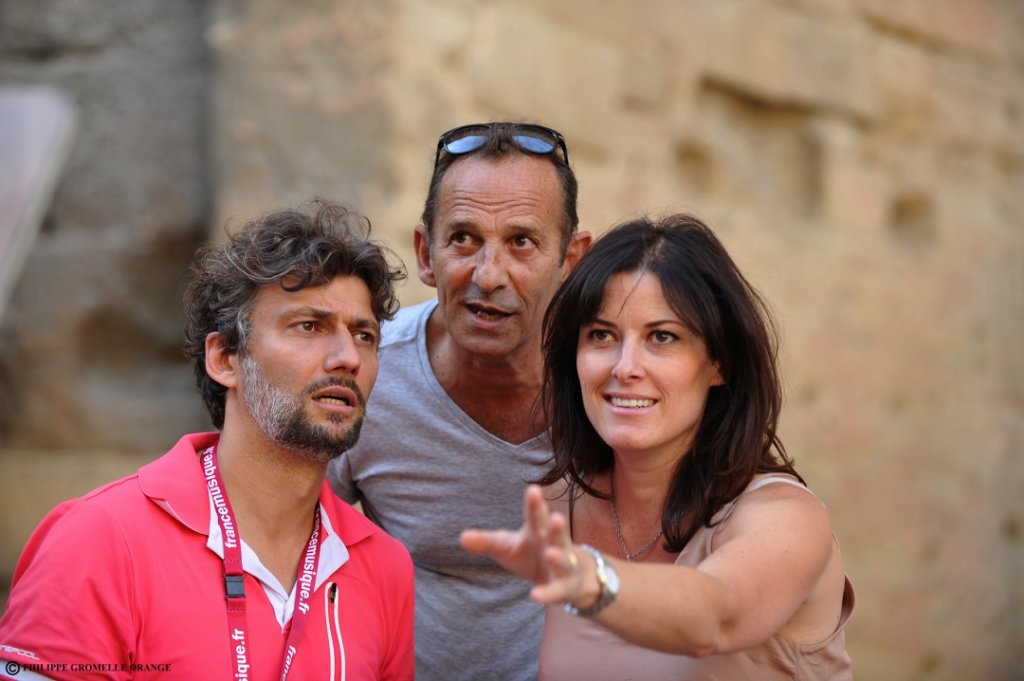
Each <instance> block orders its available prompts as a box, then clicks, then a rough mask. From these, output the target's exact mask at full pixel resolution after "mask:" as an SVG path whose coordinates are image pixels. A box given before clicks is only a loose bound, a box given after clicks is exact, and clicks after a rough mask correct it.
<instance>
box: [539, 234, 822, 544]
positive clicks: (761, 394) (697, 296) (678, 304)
mask: <svg viewBox="0 0 1024 681" xmlns="http://www.w3.org/2000/svg"><path fill="white" fill-rule="evenodd" d="M622 272H646V273H650V274H652V275H654V276H656V277H657V278H658V280H659V281H660V282H661V288H662V291H663V293H664V295H665V299H666V301H667V302H668V304H669V306H670V307H671V308H672V310H673V311H674V312H675V313H676V314H677V315H678V316H679V318H680V320H682V321H683V322H684V323H685V324H686V325H687V326H688V327H689V328H690V329H691V331H692V332H693V333H695V334H697V335H698V336H699V337H700V338H701V339H702V340H703V341H704V344H705V346H706V347H707V351H708V355H709V357H710V359H711V361H713V362H715V363H716V364H717V365H718V368H719V371H720V373H721V375H722V378H723V380H724V384H723V385H720V386H714V387H712V388H711V389H710V391H709V392H708V396H707V403H706V405H705V409H704V414H703V417H702V418H701V421H700V424H699V425H698V427H697V432H696V435H695V437H694V440H693V444H692V446H691V448H690V450H689V451H687V452H681V454H683V456H681V457H680V459H679V464H678V465H677V467H676V469H675V471H674V473H673V476H672V482H671V485H670V487H669V493H668V496H667V498H666V499H665V506H664V509H663V512H662V530H663V531H664V533H665V540H666V544H665V549H666V550H667V551H669V552H672V553H676V552H679V551H682V550H683V548H684V547H685V546H686V543H687V542H688V541H689V540H690V539H691V538H692V537H693V535H694V533H695V532H696V531H697V530H698V529H699V528H700V527H702V526H710V524H711V519H712V517H713V516H714V515H715V513H716V512H717V511H718V510H719V509H720V508H721V507H722V506H723V505H724V504H726V503H728V502H729V501H731V500H733V499H734V498H736V496H738V495H739V494H740V492H742V491H743V489H744V488H745V487H746V486H747V485H748V484H749V483H750V481H751V480H752V479H753V477H754V475H755V474H757V473H769V472H771V473H787V474H789V475H792V476H794V477H796V478H797V479H799V480H801V482H802V481H803V479H802V478H800V476H799V475H798V474H797V473H796V470H795V469H794V467H793V461H792V460H791V459H790V458H789V457H788V456H787V454H786V450H785V448H784V447H783V445H782V442H781V441H780V440H779V437H778V435H777V433H776V426H777V423H778V417H779V410H780V407H781V403H782V387H781V382H780V377H779V370H778V359H777V348H778V334H777V332H776V328H775V324H774V321H773V318H772V315H771V312H770V311H769V309H768V307H767V305H766V304H765V302H764V300H763V299H762V298H761V296H760V295H759V294H758V293H757V291H756V290H755V289H754V288H753V287H752V286H751V285H750V284H749V282H747V280H746V279H745V278H744V276H743V275H742V274H741V273H740V271H739V269H738V268H737V267H736V264H735V263H734V262H733V260H732V258H731V257H730V256H729V254H728V252H726V250H725V247H724V246H722V244H721V242H720V241H719V240H718V238H717V237H716V236H715V235H714V233H713V232H712V231H711V229H710V228H709V227H708V226H707V225H705V224H704V223H703V222H701V221H700V220H699V219H698V218H696V217H693V216H691V215H684V214H679V215H671V216H669V217H666V218H663V219H661V220H658V221H656V222H655V221H652V220H651V219H649V218H641V219H637V220H632V221H629V222H626V223H623V224H620V225H618V226H616V227H614V228H613V229H611V230H609V231H608V232H607V233H606V234H605V235H604V236H603V237H602V238H601V239H599V240H598V241H597V242H596V243H595V245H594V247H593V248H592V249H591V250H590V252H589V253H587V254H586V255H585V256H583V258H582V259H581V260H580V262H579V264H578V265H577V266H576V268H575V269H574V270H573V271H572V273H571V274H570V275H569V276H568V277H567V278H566V281H565V282H564V283H563V285H562V286H561V288H560V289H559V291H558V293H557V294H556V295H555V297H554V299H553V300H552V302H551V305H550V307H549V308H548V311H547V314H546V315H545V317H544V329H543V351H544V367H545V376H544V387H543V390H542V394H541V402H542V405H543V408H544V409H545V413H546V416H547V418H548V424H549V426H550V437H551V443H552V450H553V455H552V462H553V463H552V467H551V469H550V470H549V471H548V473H547V474H546V475H544V476H543V477H542V478H541V479H540V480H539V481H538V482H540V483H541V484H553V483H556V482H559V481H562V480H567V481H568V482H569V491H568V492H567V493H568V494H570V504H571V503H573V501H574V500H575V498H576V497H578V495H579V494H581V493H586V494H589V495H591V496H595V497H598V498H607V495H606V494H603V493H601V492H599V491H597V490H596V489H594V487H593V486H592V484H591V483H592V481H593V479H594V476H595V475H597V474H600V473H603V472H606V471H610V470H611V468H612V466H613V465H614V456H613V453H612V450H611V448H610V447H609V446H608V445H607V443H605V442H604V441H603V440H602V439H601V437H600V435H598V433H597V431H596V430H595V429H594V427H593V425H591V423H590V421H589V420H588V419H587V415H586V412H585V411H584V407H583V399H582V395H581V391H580V380H579V375H578V374H577V371H576V351H577V345H578V342H579V334H580V329H582V328H583V327H584V326H586V325H587V324H589V323H590V322H592V321H593V320H594V319H595V318H596V316H597V314H598V312H599V311H600V308H601V304H602V301H603V300H604V295H605V290H606V288H607V286H608V282H609V281H610V280H611V278H612V277H613V276H614V275H616V274H619V273H622Z"/></svg>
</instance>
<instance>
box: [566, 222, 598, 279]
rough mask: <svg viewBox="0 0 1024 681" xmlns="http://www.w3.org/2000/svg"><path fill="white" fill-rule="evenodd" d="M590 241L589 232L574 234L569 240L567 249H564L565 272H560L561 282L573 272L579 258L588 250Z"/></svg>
mask: <svg viewBox="0 0 1024 681" xmlns="http://www.w3.org/2000/svg"><path fill="white" fill-rule="evenodd" d="M591 241H592V239H591V236H590V232H576V233H575V234H573V235H572V238H571V239H569V247H568V248H566V249H565V270H564V271H563V272H562V279H563V280H564V279H565V278H566V277H567V276H569V273H570V272H572V271H573V269H574V268H575V267H576V263H578V262H579V261H580V258H582V257H583V256H584V255H585V254H586V252H587V251H589V250H590V244H591Z"/></svg>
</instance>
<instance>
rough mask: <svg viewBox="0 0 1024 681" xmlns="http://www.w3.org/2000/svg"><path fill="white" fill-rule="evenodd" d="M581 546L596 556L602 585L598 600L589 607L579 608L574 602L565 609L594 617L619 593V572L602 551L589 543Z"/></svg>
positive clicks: (599, 582) (582, 615) (597, 571)
mask: <svg viewBox="0 0 1024 681" xmlns="http://www.w3.org/2000/svg"><path fill="white" fill-rule="evenodd" d="M580 548H581V549H583V550H584V551H586V552H587V553H589V554H590V555H592V556H593V557H594V563H595V570H596V573H597V584H598V586H600V587H601V593H600V594H598V597H597V602H596V603H594V604H593V605H592V606H590V607H589V608H577V607H576V606H575V605H573V604H572V603H566V604H565V611H566V612H567V613H569V614H570V615H579V616H580V617H593V616H594V615H596V614H597V613H599V612H601V611H602V610H604V609H605V608H607V607H608V606H609V605H611V603H612V601H614V600H615V597H616V596H618V595H619V573H618V572H616V571H615V568H613V567H612V566H611V565H609V564H608V563H606V562H605V560H604V556H603V555H601V552H600V551H598V550H597V549H595V548H594V547H593V546H590V545H588V544H580Z"/></svg>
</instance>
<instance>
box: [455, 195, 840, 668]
mask: <svg viewBox="0 0 1024 681" xmlns="http://www.w3.org/2000/svg"><path fill="white" fill-rule="evenodd" d="M543 342H544V354H545V371H546V375H545V385H544V393H543V395H544V408H545V410H546V415H547V418H548V419H549V424H550V432H551V439H552V445H553V452H554V457H553V462H552V467H551V469H550V471H549V472H548V473H547V474H546V475H545V476H544V477H543V478H542V479H541V480H540V481H539V482H540V484H541V485H544V489H543V490H542V489H541V488H540V487H539V486H537V485H531V486H530V487H529V488H528V489H527V492H526V495H525V500H524V524H523V527H522V528H520V529H519V530H517V531H512V530H496V531H482V530H466V531H465V532H464V533H463V535H462V544H463V546H464V547H465V548H466V549H467V550H469V551H471V552H474V553H481V554H486V555H490V556H491V557H493V558H494V559H495V560H496V561H498V562H499V563H500V564H501V565H503V566H504V567H505V568H506V569H508V570H509V571H511V572H513V573H515V574H518V575H520V576H522V577H524V578H527V579H531V580H532V581H533V582H534V583H535V585H534V587H533V589H532V591H531V597H532V598H533V599H534V600H535V601H537V602H540V603H544V604H546V606H547V614H546V619H545V631H544V641H543V645H542V649H541V659H540V669H541V672H540V676H541V678H544V679H558V680H563V679H576V678H579V679H627V678H629V679H687V680H692V679H739V678H756V679H759V680H771V679H804V678H806V679H811V678H813V679H836V680H839V679H843V680H845V679H851V678H852V669H851V662H850V658H849V656H848V655H847V653H846V650H845V641H844V627H845V625H846V622H847V620H848V618H849V616H850V613H851V612H852V610H853V603H854V595H853V589H852V586H851V585H850V583H849V580H848V579H847V578H846V574H845V570H844V567H843V561H842V557H841V555H840V552H839V547H838V544H837V543H836V541H835V538H834V536H833V533H832V526H831V522H830V520H829V517H828V513H827V511H826V509H825V507H824V505H823V504H822V503H821V502H820V501H819V500H818V499H817V498H816V497H815V496H814V495H813V494H812V493H811V492H810V491H809V490H808V489H807V487H806V485H805V484H804V481H803V479H802V478H801V477H800V476H799V475H798V474H797V472H796V470H795V469H794V466H793V462H792V460H791V459H790V458H789V457H788V456H787V454H786V451H785V449H784V447H783V445H782V443H781V441H780V440H779V438H778V435H777V433H776V425H777V421H778V416H779V410H780V406H781V385H780V378H779V373H778V367H777V359H776V337H775V333H774V328H773V325H772V321H771V315H770V314H769V312H768V310H767V308H766V307H765V305H764V303H763V301H762V300H761V298H760V297H759V295H758V294H757V292H756V291H755V290H754V289H753V287H751V286H750V284H749V283H748V282H747V281H746V279H745V278H744V277H743V275H742V274H741V273H740V271H739V270H738V268H737V267H736V265H735V263H734V262H733V261H732V259H731V258H730V257H729V255H728V253H727V252H726V250H725V248H724V247H723V246H722V244H721V243H720V242H719V240H718V239H717V238H716V237H715V235H714V234H713V232H712V231H711V230H710V229H709V228H708V227H707V226H706V225H705V224H703V223H702V222H701V221H700V220H698V219H696V218H694V217H692V216H688V215H674V216H670V217H668V218H665V219H663V220H661V221H658V222H654V221H651V220H649V219H646V218H644V219H639V220H635V221H631V222H628V223H625V224H622V225H620V226H618V227H616V228H614V229H612V230H610V231H609V232H608V233H607V234H606V235H605V236H604V237H602V238H601V239H599V240H598V242H597V243H596V244H595V245H594V247H593V248H592V249H591V251H590V252H589V253H588V254H587V255H585V256H584V257H583V258H582V259H581V261H580V263H579V264H578V266H577V267H576V269H575V270H574V271H573V272H572V274H570V275H569V277H568V278H567V279H566V281H565V283H564V284H563V286H562V287H561V289H560V290H559V292H558V294H557V295H556V296H555V298H554V300H553V301H552V304H551V307H550V308H549V310H548V313H547V316H546V318H545V324H544V341H543Z"/></svg>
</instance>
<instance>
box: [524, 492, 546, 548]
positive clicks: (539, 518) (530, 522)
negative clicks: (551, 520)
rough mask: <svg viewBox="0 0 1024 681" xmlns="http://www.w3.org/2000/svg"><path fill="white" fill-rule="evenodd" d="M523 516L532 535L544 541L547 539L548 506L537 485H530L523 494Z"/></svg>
mask: <svg viewBox="0 0 1024 681" xmlns="http://www.w3.org/2000/svg"><path fill="white" fill-rule="evenodd" d="M523 514H524V516H525V517H524V519H523V520H524V521H525V522H526V526H527V527H528V528H529V532H530V535H531V536H532V537H535V538H536V539H538V540H541V541H543V540H544V539H545V538H546V537H547V529H548V505H547V504H546V503H545V502H544V495H543V494H542V493H541V489H540V487H538V486H537V485H529V486H527V488H526V491H525V492H524V493H523Z"/></svg>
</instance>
